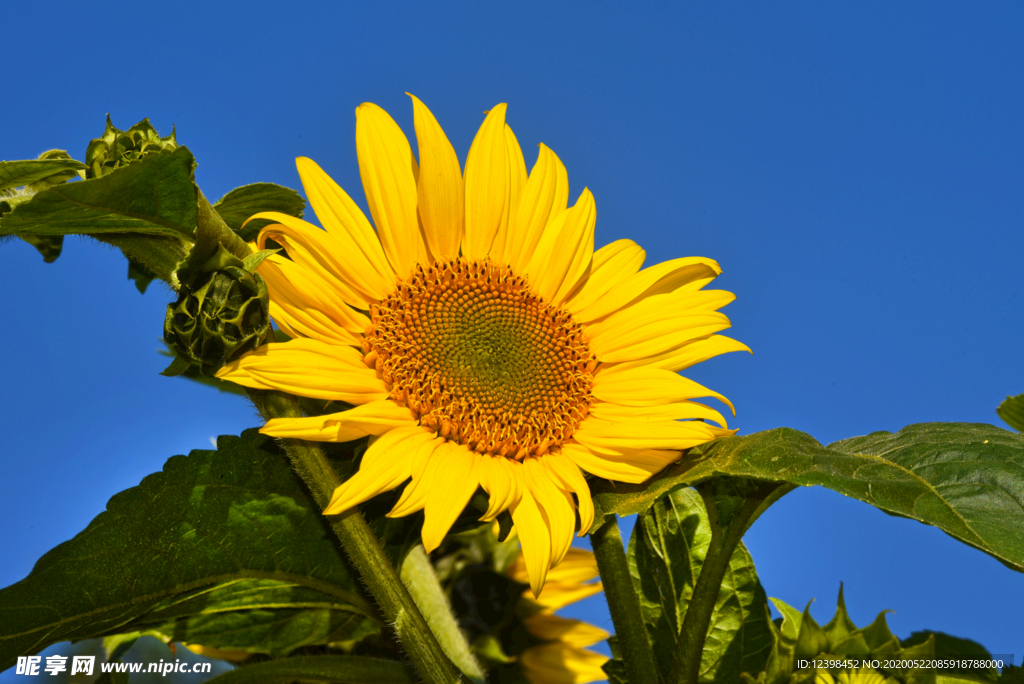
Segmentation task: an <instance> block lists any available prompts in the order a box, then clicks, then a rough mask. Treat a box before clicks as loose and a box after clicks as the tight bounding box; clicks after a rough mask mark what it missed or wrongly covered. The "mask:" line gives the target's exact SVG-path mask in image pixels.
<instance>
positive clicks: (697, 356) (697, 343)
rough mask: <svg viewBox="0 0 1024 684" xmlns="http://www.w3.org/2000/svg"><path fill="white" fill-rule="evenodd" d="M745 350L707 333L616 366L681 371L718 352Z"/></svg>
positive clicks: (738, 344)
mask: <svg viewBox="0 0 1024 684" xmlns="http://www.w3.org/2000/svg"><path fill="white" fill-rule="evenodd" d="M737 351H745V352H750V353H751V354H753V353H754V352H752V351H751V350H750V347H748V346H747V345H745V344H743V343H742V342H739V341H737V340H734V339H732V338H731V337H726V336H724V335H709V336H708V337H704V338H701V339H699V340H692V341H690V342H687V343H686V344H684V345H683V346H681V347H677V348H675V349H670V350H669V351H667V352H662V353H661V354H656V355H654V356H648V357H646V358H643V359H637V360H635V361H626V362H623V363H620V364H616V366H618V367H621V368H635V367H636V366H650V367H652V368H663V369H665V370H670V371H673V372H676V371H681V370H684V369H686V368H689V367H690V366H693V365H695V364H698V363H700V362H702V361H707V360H708V359H710V358H713V357H715V356H718V355H719V354H727V353H729V352H737Z"/></svg>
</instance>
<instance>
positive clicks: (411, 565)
mask: <svg viewBox="0 0 1024 684" xmlns="http://www.w3.org/2000/svg"><path fill="white" fill-rule="evenodd" d="M401 577H402V581H403V582H404V583H405V587H406V589H408V590H409V593H410V594H411V595H412V599H413V601H415V602H416V605H417V606H419V609H420V612H421V613H423V616H424V617H425V618H426V619H427V624H429V625H430V629H431V631H432V632H433V633H434V635H435V636H436V637H437V640H438V642H440V644H441V648H443V649H444V652H445V653H446V654H447V655H448V657H449V658H451V661H452V662H453V663H455V666H456V667H458V668H459V669H460V670H462V674H464V675H466V676H467V677H469V679H470V680H471V681H473V682H478V683H479V684H483V682H484V679H485V675H484V671H483V670H481V669H480V664H479V663H478V662H477V661H476V658H475V657H474V656H473V651H472V650H471V649H470V647H469V642H468V641H466V637H465V636H464V635H463V634H462V630H460V629H459V624H458V622H456V621H455V616H453V615H452V607H451V604H449V603H448V597H447V596H446V595H445V593H444V589H442V588H441V583H440V582H439V581H438V579H437V573H436V572H434V566H433V565H431V564H430V559H429V558H427V552H426V551H424V550H423V545H422V544H417V545H416V546H414V547H413V548H412V549H410V550H409V553H407V554H406V555H405V560H403V561H402V569H401Z"/></svg>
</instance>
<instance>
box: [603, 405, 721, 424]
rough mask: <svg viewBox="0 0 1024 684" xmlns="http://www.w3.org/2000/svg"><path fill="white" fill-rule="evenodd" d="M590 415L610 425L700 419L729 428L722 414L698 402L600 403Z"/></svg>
mask: <svg viewBox="0 0 1024 684" xmlns="http://www.w3.org/2000/svg"><path fill="white" fill-rule="evenodd" d="M589 415H590V417H592V418H596V419H598V420H603V421H606V422H609V423H650V422H660V421H665V420H692V419H694V418H700V419H703V420H713V421H715V422H716V423H718V424H719V425H721V426H722V427H728V424H727V423H726V422H725V417H724V416H723V415H722V414H721V413H719V412H718V411H716V410H715V409H713V408H711V407H710V406H705V405H704V404H700V403H698V402H696V401H678V402H675V403H672V404H659V405H657V406H621V405H619V404H609V403H607V402H602V401H598V402H595V403H594V405H593V406H591V407H590V414H589Z"/></svg>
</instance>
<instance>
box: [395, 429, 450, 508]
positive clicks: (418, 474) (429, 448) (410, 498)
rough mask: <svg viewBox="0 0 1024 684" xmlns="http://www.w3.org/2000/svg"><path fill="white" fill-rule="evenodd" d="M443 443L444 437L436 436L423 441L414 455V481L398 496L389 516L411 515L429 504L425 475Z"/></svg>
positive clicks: (412, 470)
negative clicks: (432, 458) (435, 453)
mask: <svg viewBox="0 0 1024 684" xmlns="http://www.w3.org/2000/svg"><path fill="white" fill-rule="evenodd" d="M442 444H444V440H443V439H441V438H435V439H430V440H427V441H425V442H423V443H422V444H421V445H420V446H418V447H417V448H416V452H415V453H414V454H413V457H412V459H413V460H412V469H411V472H412V481H410V482H409V484H408V485H406V487H405V489H404V490H403V491H402V496H400V497H399V498H398V501H397V502H396V503H395V506H394V508H392V509H391V510H390V511H389V512H388V514H387V516H388V517H389V518H401V517H404V516H406V515H411V514H413V513H415V512H416V511H418V510H420V509H422V508H423V507H424V506H426V505H427V489H428V488H427V487H426V486H425V485H424V482H426V478H424V476H423V475H424V473H425V472H426V470H427V467H428V465H429V464H430V457H431V456H433V454H434V452H435V451H436V450H437V448H438V447H440V446H441V445H442Z"/></svg>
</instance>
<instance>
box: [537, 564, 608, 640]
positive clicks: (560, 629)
mask: <svg viewBox="0 0 1024 684" xmlns="http://www.w3.org/2000/svg"><path fill="white" fill-rule="evenodd" d="M549 581H550V580H549ZM523 626H524V627H526V630H527V631H528V632H529V633H530V634H532V635H533V636H535V637H537V638H539V639H543V640H544V641H561V642H563V643H566V644H569V645H570V646H576V647H578V648H586V647H587V646H592V645H594V644H596V643H597V642H599V641H604V640H605V639H607V638H608V637H609V636H611V635H610V634H609V633H608V632H606V631H604V630H603V629H601V628H600V627H595V626H594V625H590V624H587V623H586V622H581V621H579V620H567V619H565V618H561V617H558V616H557V615H552V614H551V613H536V614H534V615H531V616H530V617H528V618H525V619H524V620H523Z"/></svg>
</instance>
